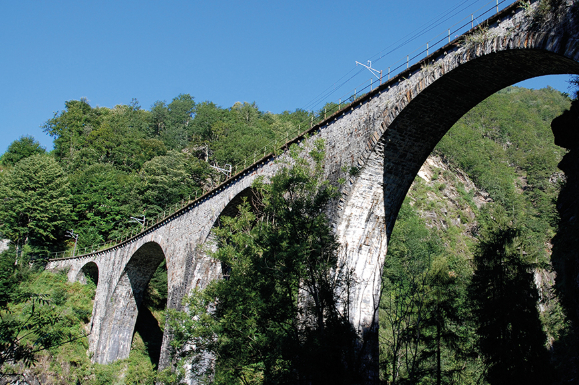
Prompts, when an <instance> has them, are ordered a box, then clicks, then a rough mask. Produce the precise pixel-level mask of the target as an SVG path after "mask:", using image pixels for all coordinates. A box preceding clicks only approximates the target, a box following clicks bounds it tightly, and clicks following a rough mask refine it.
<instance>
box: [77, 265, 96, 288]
mask: <svg viewBox="0 0 579 385" xmlns="http://www.w3.org/2000/svg"><path fill="white" fill-rule="evenodd" d="M89 280H90V281H92V282H93V283H94V284H95V286H98V283H99V267H98V265H97V264H96V263H95V262H94V261H91V262H88V263H86V264H85V265H84V266H83V267H82V268H81V269H80V270H79V271H78V273H77V275H76V278H75V281H77V282H80V283H82V284H85V285H86V284H87V283H88V282H89Z"/></svg>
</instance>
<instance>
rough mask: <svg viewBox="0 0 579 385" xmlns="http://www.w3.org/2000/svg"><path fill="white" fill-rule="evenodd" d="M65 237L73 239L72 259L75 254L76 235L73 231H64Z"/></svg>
mask: <svg viewBox="0 0 579 385" xmlns="http://www.w3.org/2000/svg"><path fill="white" fill-rule="evenodd" d="M65 236H66V237H67V238H74V249H73V250H72V257H73V258H74V255H75V254H76V243H77V242H78V234H77V233H75V232H74V231H73V230H66V233H65Z"/></svg>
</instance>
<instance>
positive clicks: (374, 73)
mask: <svg viewBox="0 0 579 385" xmlns="http://www.w3.org/2000/svg"><path fill="white" fill-rule="evenodd" d="M358 64H359V65H361V66H362V67H366V68H367V69H368V71H370V73H371V74H372V75H374V76H376V79H379V80H380V85H382V71H378V70H377V69H375V68H372V62H371V61H370V60H368V65H366V64H362V63H360V62H358V61H357V62H356V65H358ZM378 75H380V76H378Z"/></svg>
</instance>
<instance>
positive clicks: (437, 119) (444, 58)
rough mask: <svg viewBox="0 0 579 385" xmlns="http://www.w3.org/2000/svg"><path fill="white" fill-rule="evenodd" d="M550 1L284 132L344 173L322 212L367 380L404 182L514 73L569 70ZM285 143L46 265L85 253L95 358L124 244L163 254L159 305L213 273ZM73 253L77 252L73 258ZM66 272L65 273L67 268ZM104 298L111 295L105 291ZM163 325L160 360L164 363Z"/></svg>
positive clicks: (575, 67) (328, 170)
mask: <svg viewBox="0 0 579 385" xmlns="http://www.w3.org/2000/svg"><path fill="white" fill-rule="evenodd" d="M544 1H547V3H548V4H549V6H550V7H551V9H550V12H548V13H545V14H541V13H539V12H535V11H534V10H536V9H537V5H538V3H535V4H534V5H533V6H532V7H531V8H530V9H529V8H522V7H520V6H519V4H518V3H514V4H512V5H511V6H509V7H507V8H505V9H504V10H503V11H501V12H499V13H497V14H496V15H494V16H492V17H491V18H490V19H488V20H487V21H486V22H485V23H484V28H475V29H473V30H471V31H469V32H468V33H467V34H466V35H463V36H461V37H459V38H457V39H455V40H454V41H452V42H450V43H449V44H447V45H445V46H444V47H442V48H441V49H439V50H438V51H436V52H434V53H432V54H431V55H430V56H428V57H426V58H425V59H424V60H422V61H421V62H420V63H418V64H416V65H414V66H412V67H410V68H408V69H407V70H406V71H404V72H403V73H401V74H399V75H398V76H396V77H395V78H393V79H391V80H390V81H388V82H387V83H385V84H383V85H381V86H380V87H378V88H377V89H375V90H374V91H372V92H370V93H368V94H366V95H365V96H364V97H362V98H360V99H358V100H357V101H356V102H354V103H353V104H351V105H349V106H348V107H346V108H344V109H342V110H341V111H339V112H337V113H336V114H334V115H333V116H331V117H330V118H329V119H327V120H325V121H324V122H322V123H320V124H318V125H316V126H314V127H313V128H312V129H311V130H309V131H308V134H310V135H311V137H310V138H309V139H308V138H306V137H304V136H301V137H298V138H296V139H294V140H293V141H292V142H290V143H288V144H287V145H289V144H292V143H296V144H299V145H307V143H308V142H309V141H311V140H313V139H315V138H317V137H321V138H323V139H324V140H325V143H326V159H325V161H324V162H325V167H324V170H325V175H326V177H327V179H328V180H330V181H331V182H332V183H337V180H338V179H339V178H340V177H344V176H345V175H344V173H343V171H342V170H343V167H344V166H346V167H348V168H351V167H355V168H357V170H358V172H357V173H356V174H355V176H346V183H345V184H343V185H342V186H341V198H340V199H339V200H336V201H335V202H333V203H332V204H331V206H330V207H328V213H329V216H330V218H331V221H332V224H333V226H334V229H335V232H336V234H337V236H338V240H339V241H340V243H341V251H340V252H341V258H343V261H345V263H346V264H347V265H348V266H349V267H351V268H352V269H353V271H354V273H355V278H356V281H357V284H356V285H354V286H353V288H352V292H351V293H350V301H351V304H350V309H349V312H348V313H349V316H350V321H351V323H352V324H353V326H354V327H355V328H356V329H357V330H358V333H359V336H360V349H361V356H362V367H363V369H364V371H365V377H366V380H367V382H368V383H374V382H376V381H377V362H378V360H377V355H378V345H377V325H378V323H377V320H378V319H377V309H378V302H379V297H380V286H381V275H382V265H383V261H384V258H385V257H386V251H387V245H388V238H389V236H390V234H391V232H392V229H393V226H394V223H395V221H396V216H397V214H398V210H399V209H400V206H401V203H402V201H403V199H404V196H405V195H406V192H407V191H408V188H409V186H410V184H411V182H412V180H413V179H414V177H415V175H416V173H417V172H418V170H419V168H420V166H421V165H422V164H423V162H424V160H425V159H426V157H427V156H428V155H429V154H430V152H431V151H432V150H433V148H434V146H435V145H436V143H437V142H438V141H439V140H440V139H441V138H442V136H443V135H444V134H445V133H446V132H447V131H448V129H450V127H451V126H452V125H453V124H454V123H455V122H456V121H457V120H458V119H459V118H460V117H461V116H462V115H464V114H465V113H466V112H467V111H468V110H470V109H471V108H472V107H474V106H475V105H476V104H478V103H479V102H480V101H482V100H483V99H485V98H486V97H488V96H490V95H491V94H493V93H494V92H496V91H498V90H500V89H502V88H504V87H506V86H508V85H511V84H514V83H517V82H519V81H521V80H524V79H528V78H531V77H535V76H541V75H547V74H564V73H567V74H579V23H578V19H579V17H578V14H579V10H578V8H579V7H578V4H577V3H576V2H575V1H571V0H568V1H565V0H550V1H548V0H544ZM276 159H287V156H286V155H285V153H282V154H281V155H277V156H276V155H274V154H270V155H268V156H266V157H264V158H263V159H261V160H259V161H258V162H256V163H255V164H253V165H252V166H250V167H249V168H247V169H245V170H243V171H241V172H240V173H239V174H237V175H235V176H234V177H232V178H230V179H229V180H228V181H226V182H225V183H224V184H222V185H221V186H219V187H218V188H216V189H215V190H213V191H211V192H209V193H207V194H206V195H204V196H203V197H201V198H199V199H197V200H196V201H195V202H193V203H191V204H190V205H188V206H187V207H185V208H183V209H181V210H180V211H178V212H176V213H175V214H172V215H171V216H169V217H168V218H166V219H165V220H163V221H162V222H160V223H157V224H155V225H153V226H152V227H150V228H148V229H146V230H145V231H143V232H142V233H140V234H138V235H137V236H135V237H133V238H131V239H129V240H127V241H125V242H123V243H121V244H118V245H116V246H114V247H113V248H110V249H107V250H103V251H100V252H98V253H93V254H90V255H86V256H82V257H79V258H73V259H68V260H54V261H51V262H50V265H49V267H50V268H62V267H66V266H69V267H72V269H71V272H72V271H74V270H75V269H76V271H78V269H79V268H76V267H75V266H76V264H81V263H82V264H83V265H84V264H86V263H87V261H89V260H94V261H95V262H96V263H97V265H98V266H99V288H98V289H97V297H96V300H95V301H96V303H95V307H94V308H95V310H94V314H93V332H92V333H91V336H90V349H91V351H92V352H93V354H94V356H93V357H107V358H106V359H104V360H102V361H100V362H103V363H104V362H110V361H112V360H114V359H118V358H124V356H123V355H122V354H120V355H119V354H109V353H106V352H102V351H101V350H103V349H104V350H106V349H107V348H105V346H107V345H106V344H103V342H102V341H104V340H106V339H108V338H110V335H107V331H106V330H107V329H106V328H102V327H100V325H102V323H103V319H104V318H103V317H105V314H106V311H105V307H106V306H108V304H109V303H110V298H111V295H112V293H113V291H114V288H115V287H116V286H117V285H118V283H119V280H120V279H121V273H122V272H123V271H124V269H125V268H126V266H127V263H128V261H129V260H130V257H131V255H133V254H134V253H135V251H136V250H138V249H139V248H140V247H141V246H143V245H144V244H145V243H147V242H156V243H157V244H158V245H160V247H161V248H162V250H163V252H164V254H165V257H166V259H167V270H168V275H169V301H168V306H169V307H172V308H180V306H181V305H180V304H181V299H182V298H183V296H184V295H185V294H187V293H188V292H189V291H190V290H191V288H192V287H193V286H194V285H196V286H201V287H204V286H205V285H206V284H207V283H208V282H209V281H210V280H212V279H215V278H218V277H219V275H220V266H219V264H217V263H216V261H213V260H211V258H209V257H207V256H206V255H205V252H204V251H203V250H204V248H203V244H204V242H205V241H206V240H207V239H208V236H209V233H210V229H211V227H212V226H213V224H214V223H215V221H216V220H217V218H218V217H219V215H220V214H221V212H222V211H223V210H224V209H225V208H226V207H227V206H228V204H229V202H230V201H231V200H232V199H234V197H235V196H237V195H238V194H239V193H240V192H242V191H244V190H245V189H247V188H248V187H250V186H251V183H252V182H253V180H255V178H256V177H258V176H265V177H266V178H267V177H269V176H271V175H273V174H275V172H276V171H277V170H278V169H279V167H280V163H278V162H276ZM77 260H78V261H81V260H82V262H76V261H77ZM69 275H70V274H69ZM107 301H109V302H107ZM168 338H169V337H168V336H166V338H165V339H164V343H163V344H164V350H163V351H162V356H161V365H167V364H168V363H169V356H168V352H167V349H166V347H167V345H168Z"/></svg>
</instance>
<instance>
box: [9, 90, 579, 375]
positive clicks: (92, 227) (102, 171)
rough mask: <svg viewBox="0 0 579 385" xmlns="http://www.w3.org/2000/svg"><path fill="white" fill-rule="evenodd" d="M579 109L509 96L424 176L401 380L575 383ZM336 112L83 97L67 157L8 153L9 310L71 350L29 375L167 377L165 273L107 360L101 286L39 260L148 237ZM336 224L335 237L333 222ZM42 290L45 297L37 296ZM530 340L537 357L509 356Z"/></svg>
mask: <svg viewBox="0 0 579 385" xmlns="http://www.w3.org/2000/svg"><path fill="white" fill-rule="evenodd" d="M570 102H571V101H570V100H569V98H568V97H567V96H565V95H563V94H561V93H559V92H558V91H555V90H553V89H542V90H538V91H531V90H526V89H522V88H512V87H511V88H507V89H505V90H502V91H500V92H499V93H497V94H495V95H493V96H491V97H490V98H488V99H487V100H485V101H483V102H482V103H481V104H480V105H478V106H477V107H476V108H474V109H473V110H472V111H470V112H469V113H468V114H467V115H465V116H464V117H463V118H462V119H461V120H460V121H459V122H457V124H456V125H455V126H454V127H453V128H452V129H451V130H450V131H449V133H448V134H447V135H446V136H445V137H444V138H443V139H442V141H441V142H440V143H439V144H438V146H437V147H436V149H435V151H434V153H433V155H432V156H431V157H430V158H429V159H428V160H427V162H426V163H425V165H424V166H423V168H422V169H421V171H420V173H419V175H418V176H417V178H416V180H415V182H414V184H413V185H412V187H411V189H410V191H409V193H408V195H407V197H406V200H405V201H404V204H403V206H402V209H401V210H400V214H399V216H398V220H397V223H396V226H395V228H394V232H393V234H392V238H391V240H390V243H389V248H388V256H387V258H386V263H385V267H384V291H383V295H382V301H381V305H380V327H381V329H380V348H381V362H380V367H381V377H382V380H383V381H384V382H385V383H389V384H402V383H413V384H442V383H460V384H463V383H464V384H471V383H472V384H474V383H500V382H496V381H497V380H496V379H497V378H502V381H507V378H508V377H505V375H504V373H505V372H504V371H505V370H507V372H509V369H508V368H507V369H505V368H504V367H503V366H505V365H510V366H509V367H511V368H513V367H515V368H518V369H517V370H510V372H509V373H510V374H509V375H511V376H517V377H516V378H517V379H518V380H516V381H515V382H511V383H540V384H545V383H561V384H562V383H566V382H568V381H569V380H571V379H572V377H571V376H572V374H571V373H573V370H575V369H574V366H573V365H575V364H574V361H573V357H576V356H578V354H577V353H578V352H577V349H576V347H575V346H576V344H575V343H574V341H576V340H575V336H574V335H573V333H572V332H571V328H570V327H569V321H568V319H567V318H566V315H565V311H564V309H563V308H562V306H561V305H560V303H559V301H558V298H557V294H558V293H557V292H556V291H555V290H554V287H553V285H554V277H555V272H554V269H553V267H552V264H551V258H550V257H551V247H552V246H551V239H552V238H553V236H554V235H555V234H556V232H557V227H558V215H557V210H556V207H555V201H556V199H557V196H558V193H559V191H560V188H561V185H562V184H563V183H564V177H563V174H562V173H561V172H560V171H559V170H558V169H557V164H558V162H559V161H560V160H561V158H562V157H563V155H564V154H565V150H564V149H562V148H560V147H557V146H555V145H554V143H553V135H552V133H551V130H550V123H551V121H552V120H553V118H555V117H556V116H558V115H560V114H561V113H562V112H563V111H564V110H565V109H567V108H569V105H570ZM323 111H324V110H322V111H321V112H318V113H317V114H313V113H309V112H306V111H301V110H297V111H295V112H284V113H282V114H272V113H266V112H262V111H259V109H258V107H257V106H256V105H255V104H248V103H236V104H235V105H234V106H232V107H230V108H222V107H219V106H216V105H215V104H213V103H211V102H202V103H196V102H195V101H194V99H193V97H191V96H190V95H179V96H178V97H176V98H175V99H173V100H172V101H171V102H170V103H166V102H157V103H155V104H154V105H153V106H152V107H151V108H150V109H149V110H145V109H143V108H141V107H140V106H139V105H138V103H137V102H136V101H133V102H132V103H131V104H130V105H119V106H115V107H114V108H104V107H92V106H90V105H89V104H88V103H87V101H86V100H80V101H68V102H66V103H65V109H64V110H63V111H61V112H59V113H57V114H55V116H54V117H52V118H50V119H48V120H47V121H46V123H45V125H44V127H45V130H46V132H47V133H48V134H50V135H51V136H52V137H54V149H53V150H52V151H49V152H47V151H46V150H45V149H42V148H41V147H40V146H39V145H38V143H37V142H35V141H34V139H33V138H30V137H23V138H21V139H20V140H18V141H16V142H14V143H13V144H12V145H11V146H10V148H9V149H8V151H7V152H6V153H5V154H4V155H2V158H1V159H0V160H1V170H2V171H1V172H0V192H1V194H0V196H2V197H3V199H2V200H1V201H0V232H1V233H2V237H3V238H8V239H10V240H11V244H10V249H9V250H7V251H5V252H4V253H2V266H4V267H6V268H5V269H4V270H3V274H4V275H2V276H1V277H0V278H1V282H0V283H1V285H0V289H1V290H0V297H1V298H0V302H1V303H0V313H2V317H7V318H3V320H4V319H6V320H12V321H14V322H25V321H26V320H25V319H22V317H20V318H19V316H18V314H19V313H22V314H28V313H26V312H34V311H39V310H38V309H42V311H43V312H46V314H47V315H46V317H48V318H46V319H50V320H51V321H50V322H48V323H46V324H40V325H38V327H39V329H38V333H37V334H39V333H41V332H50V333H52V334H51V335H53V336H54V339H53V340H54V343H53V344H52V345H54V346H52V345H51V344H46V346H45V345H42V344H40V345H39V346H41V347H42V348H45V349H48V353H47V352H46V350H41V351H39V352H36V353H34V354H35V356H34V357H36V359H37V360H38V363H37V365H36V367H35V368H33V369H31V370H30V371H28V372H27V373H28V374H30V375H31V374H34V373H36V374H37V375H38V378H41V382H42V383H43V384H45V383H63V384H65V383H75V382H77V381H78V382H80V383H92V384H104V383H114V382H115V381H117V382H119V383H142V384H145V383H153V382H154V378H155V370H154V368H155V365H156V364H157V362H158V352H156V350H155V349H156V348H154V347H153V346H156V345H155V344H158V336H157V337H155V336H151V335H150V333H147V332H143V330H144V329H143V328H142V327H143V325H146V324H147V322H153V323H154V324H155V325H154V326H155V327H156V330H160V329H162V328H163V327H164V323H165V318H164V316H163V314H164V303H165V302H164V301H165V300H166V272H165V271H164V266H161V267H160V269H159V270H158V271H157V273H156V274H155V276H154V278H153V280H152V282H151V284H150V286H149V290H148V293H147V297H146V299H145V304H146V308H147V309H148V310H147V311H143V312H142V313H143V314H144V315H148V318H147V319H146V320H143V319H141V320H140V321H138V328H137V329H138V330H137V333H136V334H135V337H134V341H133V350H132V352H131V356H130V357H129V359H127V360H124V361H122V362H117V363H115V364H112V365H109V366H101V365H94V364H91V363H90V360H89V358H88V357H87V356H86V354H85V351H86V347H87V340H86V337H85V336H83V335H84V333H85V332H86V330H85V328H86V325H87V323H88V322H89V320H90V311H91V309H92V305H90V304H89V300H90V299H91V298H92V296H94V287H95V286H94V283H91V282H89V284H88V285H86V286H80V284H78V283H76V284H74V285H71V284H68V283H66V282H65V276H64V275H53V274H51V273H48V272H41V271H40V267H38V266H41V264H39V263H32V264H29V263H28V262H34V261H37V260H42V258H45V257H47V256H50V253H51V252H55V251H62V250H64V249H67V248H69V249H70V248H72V246H73V241H72V240H71V239H70V238H67V237H66V233H65V231H66V230H68V229H73V230H74V231H75V233H78V234H79V237H78V248H79V249H80V250H82V249H83V248H84V247H90V246H91V245H94V244H98V243H100V242H103V241H105V240H107V239H114V238H117V237H119V236H121V235H122V234H124V232H125V231H127V230H128V229H131V228H135V229H136V228H137V227H138V226H140V225H139V224H138V223H135V222H131V221H130V217H143V216H145V217H146V218H150V217H152V216H155V215H158V214H160V213H162V212H163V211H165V210H168V209H169V208H170V206H171V205H175V204H176V203H178V202H180V201H182V200H188V199H191V198H193V197H195V196H197V195H200V194H202V193H203V192H204V191H207V190H209V189H211V188H212V187H213V186H215V185H217V184H218V183H220V182H221V181H222V180H224V178H225V175H224V174H223V173H222V172H220V171H218V170H217V169H216V168H214V167H211V166H216V167H219V168H222V169H224V168H228V167H229V166H227V165H238V166H242V165H243V164H244V163H246V164H250V163H252V162H253V159H254V157H255V156H259V154H261V155H263V152H264V147H266V146H271V143H276V142H277V143H282V142H283V141H285V140H286V139H287V138H288V137H292V136H294V135H295V134H296V133H297V132H298V131H299V130H300V129H301V130H303V129H304V128H305V127H309V125H310V123H311V120H312V119H313V118H314V117H319V116H322V115H323V114H324V112H323ZM269 151H271V149H270V150H268V152H269ZM328 197H329V198H331V195H330V196H328ZM328 197H326V198H324V199H327V198H328ZM278 199H281V198H278ZM318 212H319V210H318ZM294 213H295V212H294ZM245 220H246V221H247V218H246V219H245ZM296 220H297V219H296ZM231 226H232V228H234V226H235V224H231ZM239 226H242V225H241V224H239ZM268 226H269V225H268ZM266 228H267V226H266ZM263 231H266V230H263ZM276 231H280V230H276ZM319 231H320V234H322V233H323V234H325V233H324V230H323V226H322V227H321V228H319ZM260 234H262V233H260ZM223 236H224V237H226V236H229V237H231V234H229V235H223ZM260 236H261V235H260ZM329 245H330V246H328V248H329V249H331V250H333V247H334V246H332V245H331V242H329ZM218 257H219V256H218ZM497 261H498V262H497ZM29 266H33V267H32V268H29ZM497 269H498V270H497ZM499 277H500V278H499ZM260 279H265V278H263V277H261V278H260ZM292 279H293V280H294V281H292V282H295V279H296V278H295V277H294V278H292ZM485 288H493V289H492V290H491V291H488V290H485ZM213 290H215V291H216V292H224V291H223V290H226V289H225V288H216V289H213ZM493 290H494V291H493ZM11 293H20V294H18V295H13V294H11ZM26 293H37V294H42V295H46V296H44V297H42V298H39V300H38V301H37V302H34V301H35V300H32V301H31V300H30V298H26V296H25V294H26ZM238 293H240V292H239V291H238ZM250 294H251V293H249V294H248V297H251V295H250ZM493 301H495V302H493ZM33 304H36V306H37V307H36V308H32V306H33ZM87 312H88V313H87ZM30 314H32V313H30ZM504 314H508V315H509V317H511V316H512V317H511V318H509V317H503V315H504ZM50 317H52V318H50ZM140 317H141V318H142V317H144V316H142V315H140ZM493 317H494V318H493ZM145 318H146V317H145ZM174 319H178V317H177V318H174ZM256 319H257V318H256ZM2 322H4V321H2ZM2 322H0V324H2ZM248 322H249V321H248ZM340 322H341V321H340ZM3 325H4V324H3ZM494 326H496V327H495V329H493V327H494ZM3 327H7V326H5V325H4V326H3ZM501 327H503V329H501ZM513 329H516V330H517V332H516V333H515V332H512V330H513ZM505 330H509V332H508V333H505ZM506 334H508V337H505V335H506ZM32 338H33V337H32V336H28V337H25V338H24V339H23V340H22V341H23V343H26V342H33V339H32ZM513 341H514V343H515V344H518V346H519V347H520V349H522V350H521V351H513V350H510V349H511V346H513V345H512V344H513ZM64 342H68V343H65V344H63V345H61V346H59V345H60V344H61V343H64ZM2 343H6V342H2ZM279 354H281V353H279ZM501 354H502V356H501ZM300 355H301V356H303V352H302V353H299V354H298V356H300ZM499 356H500V357H502V358H500V359H497V357H499ZM269 359H271V358H269ZM517 360H518V361H517ZM264 362H267V359H265V358H264ZM3 363H4V362H0V365H1V364H3ZM6 363H10V359H8V360H7V361H6ZM503 364H504V365H503ZM247 365H249V364H247ZM252 365H253V364H252ZM501 365H503V366H501ZM7 368H8V369H7ZM249 368H250V366H247V367H246V368H245V369H243V368H242V369H240V370H241V371H240V373H247V372H248V371H249V372H251V373H254V375H253V377H251V378H252V381H255V383H259V382H260V381H263V380H264V377H263V375H262V374H260V373H262V372H260V370H263V369H256V368H261V366H259V365H257V366H255V365H253V366H251V369H249ZM3 370H4V371H9V370H11V369H9V367H8V366H5V367H4V369H3ZM13 370H16V371H20V370H22V367H21V366H18V365H16V367H14V368H13ZM255 373H257V374H255ZM164 378H165V379H167V378H168V377H164ZM344 378H345V377H344ZM227 381H241V379H240V378H237V379H236V378H234V377H231V378H229V377H228V380H227ZM507 382H509V381H507ZM226 383H227V382H226ZM229 383H234V382H229ZM240 383H241V382H240Z"/></svg>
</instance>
